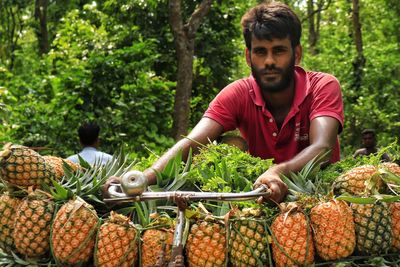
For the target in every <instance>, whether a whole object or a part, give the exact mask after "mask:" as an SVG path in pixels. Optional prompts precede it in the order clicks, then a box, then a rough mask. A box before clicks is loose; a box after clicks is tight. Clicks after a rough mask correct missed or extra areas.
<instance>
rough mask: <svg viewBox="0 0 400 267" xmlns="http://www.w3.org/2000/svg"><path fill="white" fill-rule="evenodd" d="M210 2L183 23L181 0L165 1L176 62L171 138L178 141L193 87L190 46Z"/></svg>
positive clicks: (184, 130) (186, 121)
mask: <svg viewBox="0 0 400 267" xmlns="http://www.w3.org/2000/svg"><path fill="white" fill-rule="evenodd" d="M211 3H212V0H203V1H202V2H201V4H200V5H199V6H198V7H197V8H196V10H195V11H194V12H193V13H192V15H191V16H190V17H189V19H188V21H187V22H186V23H184V21H183V18H182V6H181V4H182V3H181V0H170V1H169V12H170V13H169V21H170V26H171V29H172V33H173V35H174V42H175V49H176V56H177V60H178V73H177V84H176V92H175V103H174V113H173V125H172V137H173V138H174V139H175V140H179V139H181V138H182V136H184V135H186V134H187V129H188V126H189V116H190V100H191V95H192V83H193V56H194V42H195V36H196V32H197V29H198V28H199V27H200V25H201V23H202V22H203V19H204V17H205V16H206V15H207V13H208V12H209V10H210V8H211Z"/></svg>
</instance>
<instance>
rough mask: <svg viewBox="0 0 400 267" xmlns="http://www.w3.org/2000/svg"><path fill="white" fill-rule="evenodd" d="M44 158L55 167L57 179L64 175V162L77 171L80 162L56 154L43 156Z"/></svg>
mask: <svg viewBox="0 0 400 267" xmlns="http://www.w3.org/2000/svg"><path fill="white" fill-rule="evenodd" d="M43 158H44V159H45V161H46V162H47V163H49V164H50V165H51V166H52V167H53V168H54V172H55V176H56V178H57V179H60V178H61V177H63V176H64V167H63V162H65V163H67V164H68V165H69V166H70V167H71V169H72V170H73V171H76V170H78V168H79V165H78V164H76V163H74V162H72V161H70V160H69V159H63V158H60V157H56V156H43Z"/></svg>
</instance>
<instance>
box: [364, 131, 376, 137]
mask: <svg viewBox="0 0 400 267" xmlns="http://www.w3.org/2000/svg"><path fill="white" fill-rule="evenodd" d="M366 134H372V136H373V137H375V130H374V129H364V130H363V131H362V132H361V135H362V136H364V135H366Z"/></svg>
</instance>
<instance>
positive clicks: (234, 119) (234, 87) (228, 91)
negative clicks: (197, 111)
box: [203, 82, 241, 132]
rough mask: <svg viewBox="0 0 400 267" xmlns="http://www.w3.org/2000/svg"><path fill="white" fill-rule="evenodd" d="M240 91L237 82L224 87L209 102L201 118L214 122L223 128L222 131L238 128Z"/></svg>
mask: <svg viewBox="0 0 400 267" xmlns="http://www.w3.org/2000/svg"><path fill="white" fill-rule="evenodd" d="M240 99H241V90H240V84H239V82H234V83H231V84H230V85H228V86H227V87H225V88H224V89H222V90H221V92H219V94H218V95H217V96H216V97H215V98H214V100H212V101H211V103H210V105H209V106H208V109H207V110H206V112H205V113H204V115H203V117H207V118H210V119H212V120H215V121H216V122H218V123H219V124H221V125H222V126H223V127H224V131H225V132H226V131H231V130H234V129H236V128H237V126H238V116H237V114H238V113H239V112H240V108H241V105H240Z"/></svg>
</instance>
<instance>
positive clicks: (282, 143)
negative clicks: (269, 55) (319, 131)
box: [204, 66, 344, 163]
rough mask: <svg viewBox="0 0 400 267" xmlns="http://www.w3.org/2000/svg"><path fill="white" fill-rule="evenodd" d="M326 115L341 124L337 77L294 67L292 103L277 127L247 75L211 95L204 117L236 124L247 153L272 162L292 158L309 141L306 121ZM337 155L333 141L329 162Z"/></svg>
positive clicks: (230, 126)
mask: <svg viewBox="0 0 400 267" xmlns="http://www.w3.org/2000/svg"><path fill="white" fill-rule="evenodd" d="M320 116H329V117H333V118H335V119H337V120H338V121H339V122H340V126H341V127H340V130H339V131H341V129H342V127H343V120H344V115H343V102H342V94H341V90H340V84H339V82H338V80H337V79H336V78H335V77H334V76H332V75H329V74H326V73H321V72H306V71H305V70H304V69H302V68H300V67H298V66H296V68H295V96H294V100H293V103H292V107H291V109H290V111H289V113H288V115H287V116H286V118H285V121H284V123H283V125H282V127H281V129H280V130H278V127H277V126H276V123H275V120H274V118H273V117H272V115H271V113H270V112H269V110H268V109H267V108H266V107H265V101H264V99H263V96H262V93H261V89H260V88H259V86H258V85H257V83H256V81H255V79H254V78H253V77H252V76H250V77H248V78H245V79H241V80H237V81H235V82H233V83H231V84H229V85H228V86H227V87H225V88H224V89H223V90H221V92H220V93H219V94H218V95H217V96H216V97H215V99H214V100H213V101H212V102H211V103H210V105H209V107H208V109H207V111H206V112H205V114H204V117H207V118H210V119H213V120H215V121H217V122H218V123H219V124H221V125H222V126H223V127H224V131H231V130H234V129H236V128H238V129H239V130H240V132H241V134H242V136H243V138H244V139H245V140H246V141H247V143H248V145H249V152H250V154H251V155H253V156H256V157H260V158H263V159H267V158H274V159H275V163H280V162H283V161H287V160H290V159H292V158H293V157H294V156H295V155H297V154H298V153H299V152H300V151H302V150H303V149H304V148H306V147H307V146H309V145H310V140H309V129H310V122H311V121H312V120H313V119H314V118H316V117H320ZM339 159H340V148H339V141H338V140H337V141H336V144H335V147H334V149H333V154H332V157H331V162H335V161H338V160H339Z"/></svg>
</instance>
